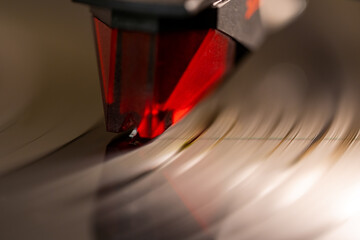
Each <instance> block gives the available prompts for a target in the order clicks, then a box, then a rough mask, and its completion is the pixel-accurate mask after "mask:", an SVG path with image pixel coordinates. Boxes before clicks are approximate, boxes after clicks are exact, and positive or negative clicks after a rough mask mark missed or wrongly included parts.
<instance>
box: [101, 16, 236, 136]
mask: <svg viewBox="0 0 360 240" xmlns="http://www.w3.org/2000/svg"><path fill="white" fill-rule="evenodd" d="M94 26H95V33H96V39H97V40H96V41H97V49H98V60H99V67H100V77H101V79H102V80H101V83H102V92H103V101H104V108H105V117H106V125H107V130H108V131H112V132H123V131H129V130H133V129H135V128H136V129H137V131H138V134H139V136H140V137H142V138H154V137H156V136H158V135H160V134H161V133H163V132H164V131H165V130H166V129H167V128H168V127H169V126H171V125H172V124H175V123H176V122H178V121H179V120H180V119H181V118H182V117H183V116H185V115H186V114H187V113H188V112H189V111H190V110H191V109H192V108H193V107H194V106H195V105H196V104H197V103H198V102H199V101H200V100H201V99H202V98H203V97H204V96H206V95H207V94H208V93H209V91H210V90H211V89H213V88H214V86H216V85H217V84H218V83H219V82H220V81H221V79H222V78H223V77H224V75H225V74H226V73H227V72H228V70H229V69H231V67H232V66H233V63H234V58H235V56H234V54H235V42H234V41H233V40H232V39H230V38H229V37H227V36H226V35H224V34H222V33H220V32H218V31H216V30H213V29H209V30H191V31H173V32H159V33H144V32H132V31H120V30H117V29H111V28H110V27H108V26H107V25H106V24H104V23H102V22H101V21H100V20H98V19H96V18H94Z"/></svg>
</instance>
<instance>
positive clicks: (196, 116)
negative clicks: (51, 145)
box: [0, 0, 360, 240]
mask: <svg viewBox="0 0 360 240" xmlns="http://www.w3.org/2000/svg"><path fill="white" fill-rule="evenodd" d="M344 12H346V13H347V14H346V15H347V16H351V17H348V18H344V17H343V15H342V13H344ZM359 12H360V4H359V3H357V2H355V1H336V0H332V1H328V0H327V1H325V0H324V1H317V2H316V3H315V2H313V3H311V4H310V5H309V9H308V10H307V12H306V13H305V14H304V16H302V17H301V18H300V19H299V20H298V21H297V22H295V23H294V24H293V25H291V26H290V27H288V28H287V29H285V30H283V31H282V32H281V33H278V34H275V35H273V36H272V37H271V38H270V39H269V41H267V42H266V43H265V45H264V46H263V47H262V48H261V49H260V50H259V52H257V53H255V54H254V55H253V56H251V57H250V58H248V59H247V60H246V62H245V63H244V64H242V65H240V66H238V68H237V70H236V71H235V72H234V73H233V74H232V75H231V76H230V77H229V79H227V81H226V82H225V83H224V84H223V85H222V86H221V88H219V89H218V90H217V92H216V93H214V94H213V95H211V96H209V97H208V98H207V99H206V100H204V101H203V102H202V103H201V104H199V105H198V106H197V107H196V108H195V110H194V111H192V112H191V113H190V114H189V115H188V116H187V117H186V118H184V119H183V120H182V121H180V122H179V123H178V124H177V125H175V126H173V127H171V128H170V129H168V130H167V131H166V132H165V133H164V134H163V135H161V136H159V137H158V138H156V139H154V140H152V141H151V142H148V143H146V144H144V145H143V146H141V147H138V148H131V147H129V145H126V144H125V145H124V144H123V142H124V139H126V137H125V136H117V137H116V138H114V136H115V135H114V134H109V133H105V131H104V126H103V124H102V123H101V124H100V123H99V124H95V123H96V122H97V121H98V117H99V116H101V112H100V110H99V109H100V107H98V108H97V111H90V110H89V114H90V113H91V114H90V115H88V116H89V117H87V118H84V119H82V118H81V116H84V115H81V114H80V115H79V116H80V117H79V123H82V122H88V123H89V122H90V123H89V124H88V125H87V126H88V127H87V128H86V129H85V128H84V126H85V125H84V124H79V125H80V126H82V128H81V127H79V128H78V129H77V130H76V131H78V132H76V133H75V136H76V137H78V138H76V139H75V140H73V141H72V142H70V143H68V144H66V145H62V144H59V145H58V148H57V150H56V151H53V149H48V151H47V152H46V153H47V155H44V154H42V155H41V157H40V155H36V156H35V157H31V156H32V155H28V154H24V155H19V156H20V157H19V159H23V160H21V161H20V160H19V161H17V162H16V163H15V162H12V163H11V164H10V160H9V159H7V158H3V159H4V160H3V159H1V164H2V165H1V166H2V168H1V173H2V176H1V177H0V209H1V217H0V223H1V224H0V236H1V238H2V239H23V238H24V237H26V238H27V239H101V240H102V239H105V240H107V239H109V240H110V239H111V240H112V239H226V240H229V239H230V240H231V239H277V240H278V239H319V240H325V239H334V240H335V239H358V238H360V230H359V229H358V227H357V226H358V225H359V221H360V207H359V204H358V203H359V201H360V174H359V171H360V164H359V161H358V158H359V156H360V146H359V129H360V118H359V117H360V115H359V113H360V111H359V109H360V106H359V100H360V99H359V98H360V94H359V93H360V92H359V91H360V86H359V84H360V81H359V76H360V71H359V68H358V66H359V63H360V59H359V56H360V52H359V51H360V46H359V44H358V43H359V42H360V32H359V30H358V28H356V26H355V24H354V22H359V20H360V19H359V17H360V15H359V14H358V13H359ZM344 26H347V27H344ZM94 68H95V67H94ZM95 70H96V69H94V72H95ZM94 84H96V79H95V80H94ZM83 85H86V84H85V83H84V84H83ZM79 88H81V86H80V87H79ZM94 89H95V87H94ZM98 100H99V101H100V97H98ZM79 104H80V103H79ZM84 104H86V103H84ZM99 105H100V104H99ZM81 106H83V105H81ZM73 112H74V113H75V112H77V111H73ZM68 114H69V116H72V115H71V114H72V113H71V111H69V113H68ZM81 119H82V120H81ZM89 119H90V120H89ZM92 121H93V122H92ZM55 125H56V123H55ZM57 126H59V125H57ZM65 129H66V127H65ZM88 129H90V130H88ZM6 131H8V130H6V129H5V130H4V133H6ZM64 131H65V130H64ZM0 134H1V133H0ZM9 134H10V133H9ZM14 134H15V133H14ZM64 134H65V133H64ZM11 136H13V138H14V139H21V137H20V135H19V133H17V135H11ZM45 136H49V135H48V133H45ZM53 139H57V138H56V136H53ZM71 139H73V138H71ZM0 140H1V141H6V138H5V137H3V136H2V135H0ZM66 142H69V141H64V143H66ZM134 144H139V143H134ZM60 146H62V147H60ZM124 146H125V147H124ZM7 149H8V148H2V149H1V150H3V151H5V150H7ZM20 149H21V148H17V149H15V153H14V154H16V151H20ZM43 150H44V149H43ZM34 151H35V150H34ZM19 154H20V153H19ZM21 154H23V153H21ZM21 156H23V158H22V157H21ZM24 159H27V160H26V161H25V160H24ZM25 162H26V164H24V163H25ZM10 166H11V167H10Z"/></svg>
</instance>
